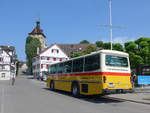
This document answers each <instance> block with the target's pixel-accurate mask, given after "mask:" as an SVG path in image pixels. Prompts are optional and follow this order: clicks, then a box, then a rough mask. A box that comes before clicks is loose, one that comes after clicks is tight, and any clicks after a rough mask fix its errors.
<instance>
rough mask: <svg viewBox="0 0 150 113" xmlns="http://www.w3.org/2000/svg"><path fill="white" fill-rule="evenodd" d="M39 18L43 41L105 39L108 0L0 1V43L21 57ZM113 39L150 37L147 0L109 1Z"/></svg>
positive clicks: (107, 20) (120, 40)
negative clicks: (119, 27) (110, 3)
mask: <svg viewBox="0 0 150 113" xmlns="http://www.w3.org/2000/svg"><path fill="white" fill-rule="evenodd" d="M38 17H40V20H41V28H42V29H43V30H44V34H45V35H46V36H47V38H46V43H47V44H48V45H50V44H53V43H79V42H80V41H81V40H84V39H86V40H88V41H90V42H92V43H94V42H95V41H97V40H102V41H109V29H108V28H105V27H99V26H98V25H99V24H109V5H108V0H0V45H10V46H11V45H12V46H15V47H16V51H17V54H18V58H19V59H20V60H25V59H26V56H25V52H24V51H25V49H24V47H25V40H26V37H27V36H28V33H29V32H31V31H32V29H33V28H34V27H35V21H36V18H38ZM112 17H113V25H116V26H123V27H125V28H122V29H113V41H114V42H120V43H122V42H126V41H130V40H135V39H137V38H139V37H141V36H144V37H150V0H112Z"/></svg>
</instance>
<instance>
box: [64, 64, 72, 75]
mask: <svg viewBox="0 0 150 113" xmlns="http://www.w3.org/2000/svg"><path fill="white" fill-rule="evenodd" d="M64 68H65V69H64V71H65V73H71V71H72V61H67V62H65V63H64Z"/></svg>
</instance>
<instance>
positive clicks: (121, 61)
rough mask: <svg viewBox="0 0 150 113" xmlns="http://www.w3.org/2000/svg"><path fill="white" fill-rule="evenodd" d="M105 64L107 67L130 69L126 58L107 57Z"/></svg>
mask: <svg viewBox="0 0 150 113" xmlns="http://www.w3.org/2000/svg"><path fill="white" fill-rule="evenodd" d="M105 63H106V65H107V66H115V67H128V59H127V58H126V57H120V56H113V55H106V58H105Z"/></svg>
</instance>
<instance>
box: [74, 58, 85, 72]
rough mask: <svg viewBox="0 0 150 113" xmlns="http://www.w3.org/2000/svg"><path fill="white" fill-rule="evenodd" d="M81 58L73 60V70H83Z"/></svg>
mask: <svg viewBox="0 0 150 113" xmlns="http://www.w3.org/2000/svg"><path fill="white" fill-rule="evenodd" d="M83 61H84V59H83V58H79V59H75V60H73V72H83Z"/></svg>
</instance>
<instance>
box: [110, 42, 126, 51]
mask: <svg viewBox="0 0 150 113" xmlns="http://www.w3.org/2000/svg"><path fill="white" fill-rule="evenodd" d="M113 50H117V51H124V48H123V46H122V45H121V44H120V43H116V44H113Z"/></svg>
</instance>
